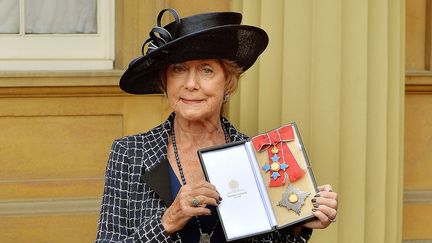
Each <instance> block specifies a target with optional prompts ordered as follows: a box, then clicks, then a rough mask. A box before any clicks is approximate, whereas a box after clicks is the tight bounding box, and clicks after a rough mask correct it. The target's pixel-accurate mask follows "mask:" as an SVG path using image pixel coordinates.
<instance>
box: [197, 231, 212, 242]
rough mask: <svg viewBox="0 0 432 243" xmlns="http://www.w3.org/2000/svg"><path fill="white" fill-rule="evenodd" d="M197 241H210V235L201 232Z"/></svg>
mask: <svg viewBox="0 0 432 243" xmlns="http://www.w3.org/2000/svg"><path fill="white" fill-rule="evenodd" d="M199 243H210V235H209V234H207V233H204V234H201V236H200V240H199Z"/></svg>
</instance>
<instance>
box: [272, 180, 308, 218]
mask: <svg viewBox="0 0 432 243" xmlns="http://www.w3.org/2000/svg"><path fill="white" fill-rule="evenodd" d="M309 195H310V192H304V191H301V190H300V189H299V188H297V187H294V186H293V185H292V184H290V185H289V186H288V187H287V189H286V190H285V192H284V193H283V194H282V199H281V200H280V201H279V203H278V206H280V207H286V208H287V209H290V210H293V211H294V212H296V213H297V214H298V215H300V209H301V207H302V206H303V204H304V201H305V199H306V198H307V197H308V196H309Z"/></svg>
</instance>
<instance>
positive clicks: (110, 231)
mask: <svg viewBox="0 0 432 243" xmlns="http://www.w3.org/2000/svg"><path fill="white" fill-rule="evenodd" d="M129 189H130V163H129V159H128V150H127V148H126V146H125V145H124V142H122V141H121V140H117V141H114V143H113V145H112V148H111V152H110V155H109V160H108V164H107V168H106V175H105V186H104V193H103V198H102V206H101V211H100V218H99V224H98V231H97V236H96V241H95V242H96V243H102V242H172V241H173V240H172V239H171V237H170V236H169V235H167V234H166V232H165V230H164V227H163V226H162V223H161V217H162V214H163V212H164V210H165V209H164V208H163V207H161V208H159V209H157V210H156V211H155V212H156V213H153V214H151V215H149V216H147V217H145V216H142V217H144V219H143V220H142V222H143V223H141V225H139V227H137V228H133V227H129V226H128V212H129V208H128V207H129V202H130V201H129V193H130V191H129Z"/></svg>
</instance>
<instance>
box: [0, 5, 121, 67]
mask: <svg viewBox="0 0 432 243" xmlns="http://www.w3.org/2000/svg"><path fill="white" fill-rule="evenodd" d="M23 2H24V0H20V15H21V16H20V23H23V21H22V20H23V16H22V13H23V11H24V7H23V4H22V3H23ZM20 26H21V27H20V29H21V31H20V32H21V33H19V34H0V53H1V54H0V71H36V70H46V71H49V70H56V71H58V70H109V69H113V63H114V53H115V50H114V49H115V43H114V40H115V32H114V29H115V28H114V27H115V0H97V33H96V34H24V33H23V31H22V28H23V27H22V26H23V25H22V24H20Z"/></svg>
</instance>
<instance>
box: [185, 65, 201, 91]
mask: <svg viewBox="0 0 432 243" xmlns="http://www.w3.org/2000/svg"><path fill="white" fill-rule="evenodd" d="M198 78H199V77H198V75H197V74H196V72H195V71H193V70H192V71H191V72H189V75H188V78H187V80H186V84H185V88H186V89H190V90H194V89H196V88H197V87H198V80H197V79H198Z"/></svg>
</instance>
